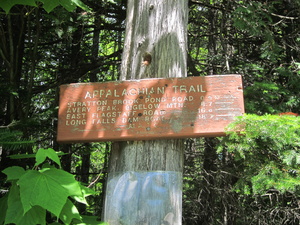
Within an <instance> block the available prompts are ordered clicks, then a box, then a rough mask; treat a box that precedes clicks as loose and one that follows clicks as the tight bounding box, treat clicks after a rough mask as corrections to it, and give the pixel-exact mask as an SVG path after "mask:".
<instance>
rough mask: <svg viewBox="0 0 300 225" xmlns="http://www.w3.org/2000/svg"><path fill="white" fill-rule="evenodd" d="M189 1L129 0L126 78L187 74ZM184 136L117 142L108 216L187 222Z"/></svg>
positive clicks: (119, 219) (132, 220)
mask: <svg viewBox="0 0 300 225" xmlns="http://www.w3.org/2000/svg"><path fill="white" fill-rule="evenodd" d="M187 2H188V1H182V0H164V1H161V0H143V1H140V0H129V1H128V8H127V21H126V34H125V44H124V52H123V59H122V64H121V77H120V79H121V80H132V79H142V78H167V77H185V76H186V74H187V72H186V69H187V68H186V61H187V60H186V57H187V56H186V52H187V49H186V44H187V42H186V40H187V33H186V32H187V18H188V5H187ZM183 151H184V148H183V140H150V141H134V142H117V143H114V144H113V147H112V152H111V158H110V166H109V175H108V185H107V194H106V201H105V211H104V220H105V221H106V222H109V224H126V225H132V224H153V225H154V224H155V225H156V224H172V225H177V224H181V193H182V170H183Z"/></svg>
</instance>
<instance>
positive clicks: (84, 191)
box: [72, 184, 96, 205]
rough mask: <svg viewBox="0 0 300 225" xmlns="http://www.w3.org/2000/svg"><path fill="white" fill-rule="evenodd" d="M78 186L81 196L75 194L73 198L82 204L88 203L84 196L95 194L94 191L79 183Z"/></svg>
mask: <svg viewBox="0 0 300 225" xmlns="http://www.w3.org/2000/svg"><path fill="white" fill-rule="evenodd" d="M80 187H81V193H82V196H79V195H75V196H72V198H73V199H75V200H76V201H77V202H80V203H82V204H85V205H88V202H87V201H86V199H85V198H86V197H87V196H90V195H93V194H96V192H95V191H94V190H92V189H91V188H88V187H85V186H83V185H81V184H80Z"/></svg>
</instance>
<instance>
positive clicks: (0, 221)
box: [0, 194, 8, 224]
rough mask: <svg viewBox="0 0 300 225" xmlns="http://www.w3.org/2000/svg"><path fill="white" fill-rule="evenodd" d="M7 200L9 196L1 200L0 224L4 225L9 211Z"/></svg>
mask: <svg viewBox="0 0 300 225" xmlns="http://www.w3.org/2000/svg"><path fill="white" fill-rule="evenodd" d="M7 200H8V194H6V195H4V196H3V197H2V198H0V209H1V210H0V224H4V221H5V216H6V211H7Z"/></svg>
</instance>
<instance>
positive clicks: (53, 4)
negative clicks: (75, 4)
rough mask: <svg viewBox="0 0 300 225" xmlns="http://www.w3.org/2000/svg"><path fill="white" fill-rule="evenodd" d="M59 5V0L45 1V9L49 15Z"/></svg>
mask: <svg viewBox="0 0 300 225" xmlns="http://www.w3.org/2000/svg"><path fill="white" fill-rule="evenodd" d="M59 5H60V3H59V0H51V1H44V5H43V8H44V9H45V10H46V12H47V13H49V12H51V11H52V10H53V9H54V8H56V7H57V6H59Z"/></svg>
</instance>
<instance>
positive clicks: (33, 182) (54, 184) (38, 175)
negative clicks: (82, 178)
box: [18, 169, 69, 217]
mask: <svg viewBox="0 0 300 225" xmlns="http://www.w3.org/2000/svg"><path fill="white" fill-rule="evenodd" d="M50 170H56V169H48V170H46V171H43V172H39V171H35V170H31V171H27V172H26V174H25V175H23V176H22V177H21V178H20V180H19V181H18V184H19V185H20V194H21V202H22V205H23V208H24V212H25V213H26V212H28V211H29V210H30V209H31V208H32V206H35V205H38V206H41V207H43V208H44V209H46V210H48V211H50V212H52V213H53V214H54V215H56V216H57V217H58V216H59V214H60V213H61V210H62V208H63V206H64V205H65V203H66V201H67V198H68V196H69V191H68V190H67V189H66V188H64V187H63V186H62V183H61V182H60V181H59V179H57V177H58V176H60V177H61V178H60V179H63V178H64V177H65V178H66V180H69V176H68V175H69V174H68V173H67V172H64V171H61V172H59V171H57V172H56V173H54V174H49V173H47V171H50ZM62 172H64V173H62ZM66 174H68V175H66Z"/></svg>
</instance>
